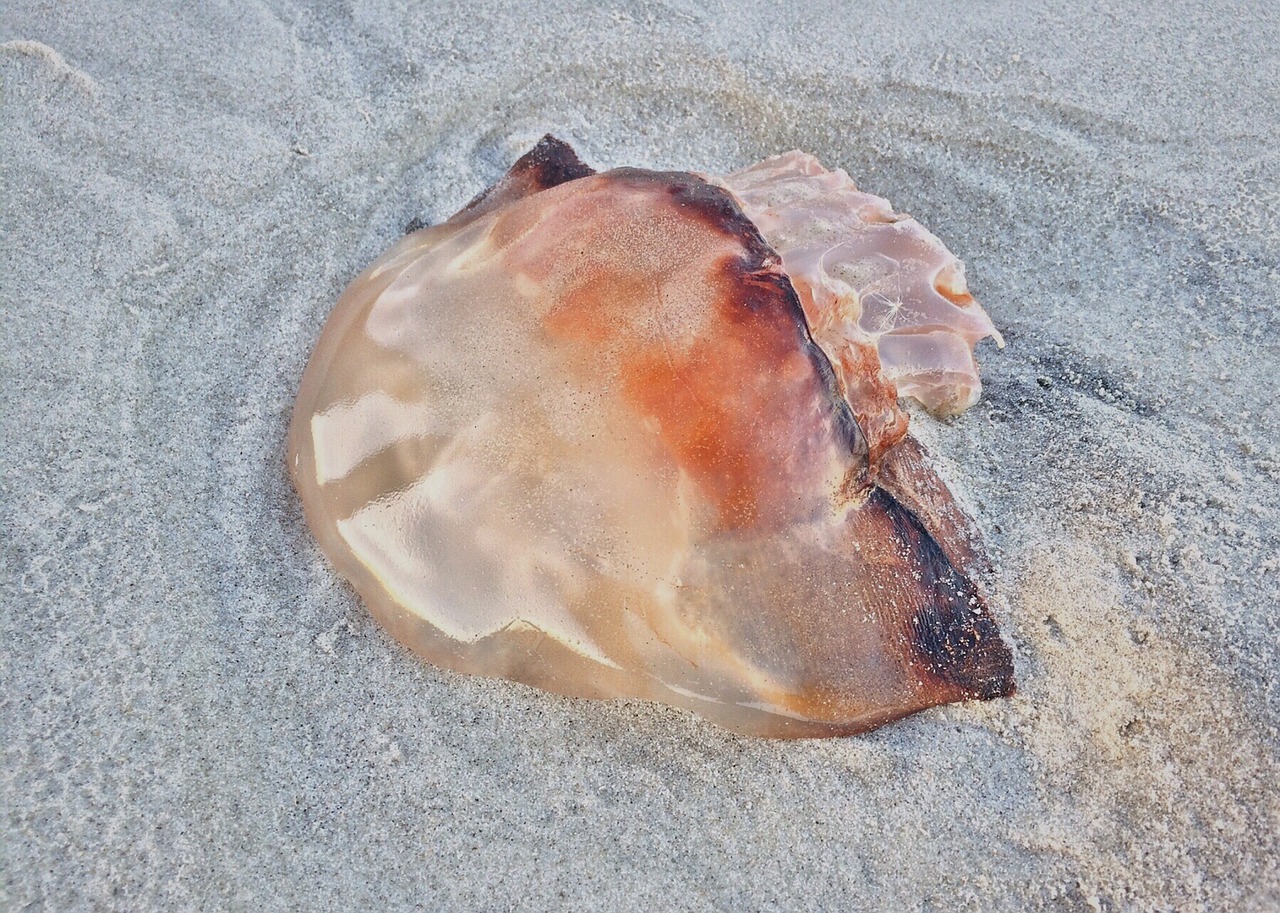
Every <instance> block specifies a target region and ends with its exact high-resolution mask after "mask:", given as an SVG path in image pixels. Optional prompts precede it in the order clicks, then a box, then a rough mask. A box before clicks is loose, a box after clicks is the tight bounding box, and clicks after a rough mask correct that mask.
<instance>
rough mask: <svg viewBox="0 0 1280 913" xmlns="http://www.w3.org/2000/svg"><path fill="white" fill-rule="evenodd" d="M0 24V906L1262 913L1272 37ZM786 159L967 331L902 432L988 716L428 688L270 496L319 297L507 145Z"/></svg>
mask: <svg viewBox="0 0 1280 913" xmlns="http://www.w3.org/2000/svg"><path fill="white" fill-rule="evenodd" d="M774 6H775V5H774V4H767V3H753V4H747V5H746V7H747V8H745V9H743V8H739V7H735V6H728V5H717V4H707V3H702V2H698V3H693V2H683V0H680V2H653V3H644V2H627V0H623V2H619V3H616V4H603V5H594V4H589V5H582V6H575V5H571V4H567V3H560V2H555V0H547V2H539V3H537V4H531V5H529V6H528V8H527V10H526V11H525V12H521V13H517V12H512V11H511V9H510V8H508V6H507V5H504V4H502V3H496V2H490V3H482V2H474V0H472V2H466V3H458V4H448V3H425V2H424V3H406V2H378V0H370V2H361V0H356V2H347V3H337V2H317V3H314V4H309V5H303V4H298V3H293V2H290V0H246V2H243V3H198V4H187V3H167V4H165V3H130V4H120V3H111V2H107V0H84V2H80V3H75V4H63V3H53V2H46V3H38V2H34V0H18V2H17V3H10V4H7V5H6V7H5V9H4V11H3V13H2V14H0V77H2V78H3V87H2V92H3V106H2V108H0V144H2V146H0V165H2V166H3V171H2V172H0V181H2V183H3V196H2V198H0V199H2V206H3V208H2V210H0V213H2V218H3V238H4V240H3V244H2V245H0V307H2V308H3V315H4V327H5V332H4V333H3V334H2V335H3V338H2V340H0V359H2V361H0V365H2V370H3V376H2V378H0V379H2V381H3V387H4V393H3V398H2V399H0V479H2V482H0V484H2V486H3V487H2V488H0V498H2V505H3V545H2V546H0V561H2V562H3V567H2V577H0V586H2V588H3V589H2V591H0V600H2V602H3V605H2V610H0V625H2V636H3V667H2V669H0V674H2V675H3V690H2V693H0V727H2V729H3V734H2V737H0V741H2V743H3V747H2V748H0V752H2V754H3V773H2V776H0V803H2V805H3V833H0V854H2V855H0V874H2V879H0V881H2V885H0V891H2V892H3V893H2V894H0V908H3V909H5V910H28V909H31V910H43V909H48V910H59V911H72V910H174V909H192V910H194V909H210V910H255V911H257V910H344V911H345V910H360V909H387V910H400V909H422V910H455V909H456V910H461V909H476V910H495V911H499V910H500V911H508V910H549V909H558V908H559V909H574V910H620V909H654V910H658V909H663V910H665V909H671V910H733V911H754V910H762V911H763V910H829V909H841V910H918V911H926V910H927V911H968V910H974V911H977V910H982V911H988V910H1008V911H1014V910H1017V911H1024V910H1028V911H1031V910H1054V911H1090V910H1093V911H1098V910H1105V911H1118V910H1160V911H1164V910H1215V911H1216V910H1239V911H1248V910H1268V909H1269V910H1274V909H1277V908H1280V906H1277V905H1280V868H1278V866H1280V863H1278V860H1280V798H1278V796H1280V757H1278V755H1280V735H1278V734H1277V723H1278V721H1280V691H1278V689H1277V673H1278V665H1280V646H1278V644H1277V634H1276V611H1277V601H1278V600H1277V596H1278V593H1280V536H1278V533H1277V529H1278V528H1280V453H1278V450H1280V409H1278V407H1277V396H1278V395H1280V394H1278V389H1280V387H1278V384H1277V371H1278V370H1280V344H1278V341H1277V340H1278V337H1280V312H1278V311H1277V288H1278V287H1280V196H1278V195H1277V187H1280V153H1278V150H1280V7H1277V6H1276V5H1275V4H1273V3H1262V2H1259V3H1255V4H1252V5H1250V4H1226V3H1209V4H1205V3H1199V2H1197V3H1181V2H1179V3H1167V4H1163V3H1142V4H1131V5H1129V6H1128V7H1126V6H1124V5H1115V4H1111V5H1106V6H1089V5H1082V4H1079V3H1075V2H1071V3H1055V4H1047V5H1038V4H1037V5H1033V4H1027V5H1025V6H1028V7H1030V6H1039V7H1040V8H1039V9H1038V10H1036V11H1034V12H1032V11H1028V10H1024V9H1023V7H1024V5H1022V4H1002V3H984V2H964V3H942V2H939V3H927V4H925V3H920V4H912V3H905V4H875V5H871V6H868V7H866V8H859V7H855V6H854V5H852V4H850V5H848V6H838V5H827V6H816V5H815V6H811V7H796V8H794V9H793V10H792V11H791V12H787V13H785V14H784V13H780V12H777V11H775V10H774V9H773V7H774ZM548 130H552V131H555V132H556V133H557V134H559V135H560V136H562V137H563V138H565V139H568V140H570V141H572V142H573V143H574V144H575V145H577V146H578V148H579V150H580V151H581V152H582V154H583V156H584V158H586V159H587V160H588V161H590V162H592V163H593V164H595V165H596V166H598V167H609V166H614V165H621V164H634V165H645V166H651V167H654V166H660V167H677V168H696V169H704V170H709V171H717V170H720V171H723V170H726V169H730V168H733V167H736V166H741V165H744V164H746V163H748V162H751V161H753V160H756V159H758V158H760V157H762V156H765V155H767V154H772V153H776V152H780V151H784V150H787V149H791V148H794V147H799V148H803V149H806V150H808V151H811V152H813V153H815V154H817V155H818V156H819V157H820V158H821V159H822V160H823V161H824V162H826V163H827V164H828V165H830V166H833V167H834V166H841V167H844V168H846V169H848V170H849V172H850V173H851V174H852V175H853V176H854V177H855V179H856V180H858V181H859V182H860V183H861V184H862V185H863V186H865V187H866V188H868V189H870V190H873V191H875V192H878V193H881V194H884V195H886V196H888V197H889V198H890V199H891V200H892V201H893V202H894V203H895V204H896V205H897V206H898V208H900V209H903V210H905V211H908V212H911V213H912V214H914V215H916V216H917V217H919V218H920V219H921V220H922V221H923V222H924V223H925V224H926V225H927V226H929V227H930V228H931V229H933V230H934V231H935V232H936V233H937V234H938V235H939V236H941V237H942V238H943V239H944V240H945V241H946V242H947V244H948V246H950V247H951V248H952V249H953V250H954V251H956V252H957V253H958V254H959V255H960V256H961V257H963V258H964V259H965V260H966V261H967V263H968V265H969V273H970V279H971V284H972V286H973V288H974V290H975V292H976V293H977V294H978V296H979V297H980V299H981V300H982V301H983V302H984V304H985V305H986V307H987V309H988V310H989V312H990V313H991V315H992V317H993V318H994V319H995V321H996V323H997V325H999V326H1000V328H1001V329H1002V330H1003V332H1004V334H1005V337H1006V338H1007V339H1008V342H1009V345H1008V347H1007V348H1006V349H1005V350H1003V351H1001V352H997V351H996V350H995V349H994V348H990V347H984V349H983V351H982V357H983V363H984V374H985V378H986V381H987V389H986V393H985V396H984V399H983V401H982V402H981V403H980V404H979V405H978V406H976V407H975V408H974V409H973V410H971V411H970V412H969V413H968V414H966V415H964V416H963V417H961V418H959V419H958V420H953V421H950V422H947V423H939V422H936V421H933V420H931V419H929V418H928V417H925V416H917V418H916V419H915V427H916V429H917V433H918V435H919V436H920V437H921V438H922V439H923V440H924V441H925V442H926V443H927V444H928V445H929V446H931V447H932V448H933V450H934V451H935V453H936V454H937V455H938V457H939V459H940V461H941V464H942V468H943V472H944V473H945V475H946V477H947V478H948V479H949V480H950V482H951V484H952V487H953V489H954V490H955V491H956V492H957V494H958V495H959V496H960V497H961V498H962V499H963V501H964V502H965V503H966V504H967V505H968V506H969V508H970V509H971V510H972V511H974V513H975V514H976V516H977V517H978V518H979V520H980V522H981V525H982V527H983V529H984V530H985V532H986V534H987V536H988V538H989V540H990V542H991V546H992V550H993V553H994V556H995V560H996V562H997V565H998V568H999V580H1000V587H1001V594H1002V595H1001V597H1000V599H999V600H998V604H997V608H998V609H999V612H1000V614H1001V616H1002V618H1003V624H1004V627H1005V629H1006V631H1007V632H1008V634H1009V636H1010V638H1011V640H1012V641H1013V642H1014V644H1015V649H1016V651H1017V667H1018V674H1019V678H1020V683H1021V692H1020V694H1019V695H1018V697H1016V698H1015V699H1012V700H1008V701H998V702H992V703H989V704H984V705H966V706H958V707H951V708H945V709H940V710H934V711H930V712H927V713H924V714H921V715H919V716H917V717H915V718H912V719H910V720H907V721H904V722H901V723H898V724H895V725H891V726H888V727H886V728H884V729H881V730H879V731H877V732H875V733H873V734H870V735H868V736H865V737H860V738H848V739H839V740H831V741H816V742H771V741H755V740H749V739H743V738H738V737H735V736H732V735H729V734H727V733H725V732H723V731H721V730H718V729H716V728H714V727H712V726H711V725H709V724H706V723H703V722H701V721H700V720H698V719H696V718H694V717H692V716H690V715H688V714H685V713H682V712H678V711H674V710H670V709H666V708H662V707H657V706H650V705H645V704H639V703H613V704H607V703H594V702H589V701H575V700H568V699H564V698H559V697H554V696H549V695H546V694H543V693H540V692H537V691H535V690H532V689H529V688H525V687H522V686H517V685H512V684H509V683H505V682H498V681H487V680H480V679H473V678H466V677H462V676H457V675H453V674H449V673H444V672H441V671H438V670H436V669H433V668H431V667H429V666H427V665H426V664H424V663H421V662H419V661H417V660H415V659H414V658H412V657H411V656H410V655H409V654H408V653H406V652H405V651H404V650H403V649H401V648H400V647H399V646H397V645H396V644H395V643H394V642H393V641H392V640H391V639H390V638H389V637H387V636H386V635H384V634H383V633H382V632H381V630H380V629H379V628H378V627H377V626H376V625H375V624H374V623H373V622H372V621H371V620H370V619H369V618H368V617H367V615H366V613H365V611H364V610H363V608H362V607H361V605H360V604H359V603H358V601H357V600H356V599H355V597H354V596H353V594H352V592H351V590H350V589H349V588H348V587H347V586H346V585H344V584H343V583H342V582H341V581H339V580H338V579H337V578H336V576H335V575H334V573H333V572H332V571H331V570H330V568H329V567H328V565H327V564H326V563H325V561H324V560H323V558H322V557H321V555H320V554H319V552H318V550H317V548H316V546H315V544H314V542H313V540H312V539H311V537H310V535H309V534H308V531H307V529H306V527H305V526H304V524H303V521H302V516H301V511H300V508H299V504H298V502H297V500H296V497H295V495H294V493H293V491H292V489H291V488H290V486H289V483H288V479H287V476H286V473H285V469H284V459H283V441H284V434H285V427H286V421H287V419H288V416H289V411H290V407H291V404H292V399H293V395H294V393H295V392H296V389H297V384H298V380H299V376H300V374H301V371H302V367H303V365H304V363H305V361H306V359H307V356H308V354H309V352H310V348H311V346H312V344H313V343H314V341H315V339H316V336H317V333H318V331H319V329H320V326H321V324H322V322H323V320H324V318H325V315H326V314H327V312H328V310H329V308H330V307H331V306H332V304H333V302H334V300H335V298H336V296H337V294H338V292H339V291H340V290H341V289H342V287H343V286H344V285H345V284H346V283H347V282H348V281H349V280H350V279H351V278H352V277H353V276H354V275H355V274H356V273H357V272H358V271H359V270H360V269H361V268H362V267H363V266H364V265H366V264H367V263H368V262H369V261H370V260H372V259H373V258H374V257H375V256H376V255H377V254H378V253H379V252H380V251H381V250H383V249H384V248H385V247H387V246H388V245H389V244H390V243H391V242H392V241H393V240H394V239H395V238H396V237H398V236H399V235H400V234H401V232H402V231H403V230H404V228H405V226H406V225H407V224H408V223H410V222H411V220H413V219H414V218H423V219H426V220H428V221H430V220H437V219H440V218H442V217H444V216H446V215H448V214H449V213H451V212H452V211H453V210H455V209H456V208H457V207H458V206H459V205H460V204H461V203H462V202H464V201H465V200H466V199H468V198H469V197H470V196H471V195H472V194H473V193H475V192H476V191H477V190H479V189H480V188H482V187H484V186H485V185H487V184H488V183H489V182H491V181H492V180H493V179H494V178H496V177H497V176H498V175H499V174H500V173H501V172H502V171H503V170H504V169H505V167H506V166H507V165H508V164H509V163H510V162H511V161H512V160H513V159H514V158H515V157H516V156H517V155H518V154H519V153H520V152H521V151H523V150H524V149H525V148H526V147H527V146H528V145H529V144H530V143H531V142H532V141H533V140H535V139H536V138H537V137H538V136H539V135H541V134H542V133H543V132H544V131H548Z"/></svg>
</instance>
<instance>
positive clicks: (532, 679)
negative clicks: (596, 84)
mask: <svg viewBox="0 0 1280 913" xmlns="http://www.w3.org/2000/svg"><path fill="white" fill-rule="evenodd" d="M735 192H738V191H735ZM743 192H745V191H743ZM786 256H787V254H786V253H785V252H784V253H783V259H780V258H779V256H778V254H777V253H775V250H774V249H773V248H772V247H771V246H770V244H769V243H766V240H765V238H764V237H762V236H761V233H760V232H759V231H758V230H757V228H756V226H755V225H754V224H753V222H752V220H751V219H749V218H748V217H747V216H746V215H745V214H744V212H743V209H742V208H741V206H740V205H739V202H738V201H737V200H735V198H734V196H733V195H732V194H731V193H729V192H728V191H726V190H725V189H723V188H721V187H718V186H715V185H714V184H712V183H709V182H707V181H705V180H703V179H701V178H699V177H697V176H694V175H692V174H687V173H680V172H648V171H641V170H636V169H625V168H624V169H618V170H614V171H609V172H606V173H603V174H594V173H592V171H591V170H590V169H589V168H587V167H586V166H585V165H583V164H582V163H581V162H580V161H578V159H577V157H576V156H575V155H574V154H573V153H572V151H571V150H570V149H569V148H568V147H567V146H565V145H564V144H562V143H559V142H558V141H556V140H553V139H550V138H548V139H546V140H544V141H543V142H542V143H540V144H539V145H538V146H537V147H535V149H534V150H532V151H531V152H530V153H529V154H527V155H526V156H525V157H524V158H522V159H521V160H520V161H519V162H517V163H516V165H515V166H514V167H513V169H512V171H511V173H509V174H508V175H507V177H505V178H504V179H503V180H502V181H501V182H499V184H497V185H495V187H494V188H491V190H490V191H488V192H486V193H485V194H482V195H481V196H480V197H477V198H476V200H474V201H473V202H472V203H471V204H469V206H468V207H467V208H465V209H463V210H462V211H461V212H460V213H458V215H456V216H454V217H453V218H452V219H450V220H449V221H448V222H446V223H444V224H442V225H439V226H435V227H432V228H427V229H423V230H421V231H417V232H414V233H413V234H411V235H408V236H407V237H405V238H404V239H402V240H401V241H400V242H399V243H398V244H397V245H395V246H394V247H393V248H392V249H391V250H390V251H388V252H387V253H386V254H385V255H384V256H383V257H382V258H380V259H379V260H378V261H377V262H376V263H375V264H374V265H373V266H371V267H370V268H369V269H368V270H366V271H365V273H364V274H363V275H361V276H360V277H359V278H358V279H356V281H355V282H353V283H352V285H351V286H350V287H349V288H348V289H347V290H346V292H345V293H344V294H343V295H342V297H341V299H340V300H339V302H338V305H337V307H336V308H335V310H334V312H333V313H332V315H331V316H330V318H329V320H328V322H327V324H326V325H325V328H324V331H323V333H322V336H321V339H320V341H319V343H318V345H317V348H316V351H315V353H314V354H313V356H312V359H311V361H310V363H309V365H308V367H307V370H306V373H305V376H304V378H303V383H302V388H301V391H300V393H299V397H298V402H297V406H296V411H295V415H294V419H293V426H292V429H291V432H290V462H291V468H292V470H293V473H294V478H295V482H296V484H297V487H298V489H299V492H300V493H301V495H302V499H303V503H304V506H305V509H306V514H307V518H308V521H309V523H310V525H311V527H312V529H313V530H314V532H315V534H316V536H317V538H318V539H319V541H320V543H321V546H322V547H323V549H324V551H325V552H326V554H327V555H328V556H329V557H330V558H331V559H332V560H333V562H334V563H335V564H336V565H337V567H338V569H339V570H340V571H341V572H342V573H343V574H344V576H346V577H347V578H348V579H350V580H351V581H352V583H353V584H354V585H355V587H356V589H357V590H358V591H359V592H360V594H361V596H362V597H363V598H364V599H365V601H366V602H367V603H368V605H369V607H370V609H371V610H372V611H373V613H374V614H375V615H376V616H377V617H378V618H379V619H380V620H381V621H382V622H383V623H384V624H385V625H386V626H387V627H388V628H389V629H390V630H391V631H392V632H393V633H394V634H395V635H396V636H397V637H398V638H399V639H400V640H401V641H403V642H404V643H406V644H407V645H409V646H410V647H412V648H413V649H415V650H417V651H419V652H420V653H422V654H423V655H424V656H426V657H427V658H428V659H430V660H432V661H433V662H436V663H438V664H440V665H443V666H447V667H449V668H452V669H457V670H461V671H465V672H472V673H478V674H484V675H493V676H502V677H506V678H511V679H516V680H519V681H523V682H528V683H530V684H534V685H537V686H539V687H542V688H546V689H549V690H553V691H559V692H564V693H567V694H574V695H583V696H589V697H617V696H632V697H641V698H647V699H652V700H658V701H664V702H667V703H670V704H674V705H678V706H682V707H687V708H690V709H693V710H695V711H697V712H699V713H701V714H703V715H704V716H706V717H708V718H710V719H712V720H714V721H715V722H717V723H720V724H722V725H724V726H727V727H729V728H732V729H735V730H737V731H740V732H745V733H752V734H760V735H771V736H815V735H835V734H840V733H847V732H855V731H859V730H863V729H867V728H870V727H872V726H875V725H877V724H879V723H882V722H885V721H887V720H890V719H893V718H896V717H900V716H903V715H905V714H908V713H912V712H914V711H917V710H920V709H922V708H924V707H928V706H931V705H934V704H938V703H943V702H947V701H955V700H962V699H965V698H969V697H993V696H997V695H1003V694H1008V693H1010V692H1011V691H1012V689H1013V677H1012V666H1011V662H1010V654H1009V651H1008V648H1007V647H1006V646H1005V645H1004V643H1003V642H1002V641H1001V639H1000V636H999V633H998V631H997V629H996V626H995V623H994V620H993V619H992V618H991V616H990V613H989V611H988V609H987V607H986V604H985V602H984V600H983V597H982V594H981V592H980V591H979V588H978V586H977V585H976V584H975V582H974V581H975V579H976V578H977V577H979V576H980V574H979V571H980V569H981V566H982V564H983V562H984V560H985V559H984V558H983V556H982V550H981V546H980V544H979V543H978V542H977V540H976V538H975V536H974V535H973V532H972V528H971V524H970V523H969V521H968V520H967V518H965V517H964V515H963V513H962V512H960V511H959V509H958V508H956V506H955V505H954V503H953V502H952V500H951V498H950V495H949V494H948V493H947V491H946V488H945V486H944V485H943V484H942V483H941V481H940V480H939V479H938V478H937V476H936V475H935V474H934V473H933V471H932V470H931V469H930V468H929V465H928V462H927V460H926V458H925V457H924V455H923V453H922V452H921V450H920V449H919V447H918V446H917V445H916V444H915V443H914V441H912V440H911V439H910V438H906V439H904V440H903V441H902V443H901V444H899V445H898V446H896V447H890V448H888V449H887V450H886V451H885V452H884V453H883V455H880V454H879V453H877V452H873V451H871V450H869V448H868V440H867V437H866V436H864V434H863V432H862V430H861V429H860V426H859V421H858V413H857V412H856V410H855V409H852V408H851V407H850V403H849V401H848V400H846V398H845V396H844V395H843V393H842V390H845V389H846V388H847V387H848V386H849V383H850V380H849V375H850V372H852V371H853V370H854V368H853V367H851V366H850V365H841V367H840V368H839V370H836V369H833V367H832V362H831V359H830V358H829V355H828V352H827V351H824V349H827V348H828V345H829V343H828V345H824V344H822V340H821V339H819V340H818V341H817V342H815V338H814V335H813V334H812V333H811V330H810V325H809V322H808V321H807V320H806V314H805V310H804V309H803V307H802V303H801V298H800V297H799V296H797V289H796V287H795V286H794V285H793V282H792V280H791V279H789V278H788V275H787V273H786V272H784V262H785V258H786ZM974 307H975V308H976V306H974ZM978 313H980V312H978ZM983 319H985V317H984V318H983ZM988 332H989V330H988ZM882 335H883V334H882ZM874 354H875V353H874V352H872V353H871V355H872V356H874ZM878 370H879V365H878V361H877V362H875V363H874V364H873V363H872V361H871V359H868V361H867V363H866V364H865V365H864V372H865V373H866V374H867V377H866V378H864V380H866V381H867V382H868V383H870V382H876V383H881V384H885V383H888V382H887V381H884V380H883V379H878V378H874V377H871V376H870V374H871V372H875V371H878ZM842 372H843V373H842ZM881 440H883V437H881ZM880 449H884V448H883V447H881V448H880ZM873 458H874V459H873Z"/></svg>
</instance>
